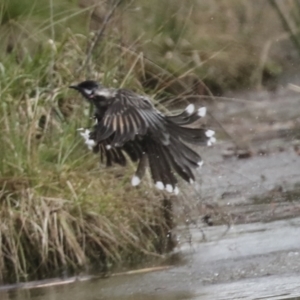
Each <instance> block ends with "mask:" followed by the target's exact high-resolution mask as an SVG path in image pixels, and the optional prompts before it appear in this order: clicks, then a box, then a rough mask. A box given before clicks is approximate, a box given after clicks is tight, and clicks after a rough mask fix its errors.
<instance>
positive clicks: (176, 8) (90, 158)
mask: <svg viewBox="0 0 300 300" xmlns="http://www.w3.org/2000/svg"><path fill="white" fill-rule="evenodd" d="M80 3H81V5H82V6H81V8H80V7H78V6H77V5H76V3H75V1H67V0H65V1H60V0H49V1H35V2H33V1H31V0H22V1H16V0H10V1H6V2H5V3H1V4H0V21H1V28H0V38H1V41H2V42H1V45H0V77H1V80H0V97H1V99H0V130H1V132H2V134H1V136H0V143H1V152H0V176H1V177H0V215H1V217H0V245H1V246H0V280H1V281H2V282H14V281H22V280H31V279H40V278H45V277H49V276H56V275H60V274H63V273H64V274H65V273H66V272H67V273H68V274H70V273H74V272H77V271H79V270H85V271H90V270H91V269H93V268H94V269H97V270H107V269H108V268H110V267H111V266H115V265H117V264H124V262H126V264H128V262H133V263H135V262H137V261H138V260H139V259H141V258H144V257H145V256H148V257H149V256H155V255H158V254H160V253H163V252H164V251H166V250H167V245H168V243H169V235H168V234H167V233H168V232H169V230H170V229H171V222H170V219H169V217H166V214H168V213H170V208H166V203H165V202H164V201H161V199H160V198H161V196H159V195H158V194H156V192H155V191H154V190H153V188H152V185H149V184H148V182H145V183H144V184H143V186H142V187H140V188H138V189H134V188H132V187H131V186H130V184H129V182H130V177H131V174H132V171H133V168H131V166H130V165H129V167H128V168H118V167H113V168H111V169H104V168H102V167H99V161H98V160H99V158H98V157H97V156H95V155H92V154H91V153H89V152H88V151H87V149H86V148H85V146H84V145H83V143H82V141H81V140H80V138H79V137H78V132H77V131H76V130H77V128H79V127H86V126H89V125H90V119H89V116H90V108H89V106H87V105H86V104H85V103H84V102H83V100H82V99H81V97H79V96H77V95H75V94H74V93H72V92H70V91H68V88H67V87H68V86H69V85H70V84H72V83H74V82H79V81H81V80H84V79H86V78H92V79H97V80H101V81H102V82H103V83H104V84H105V85H109V86H125V87H130V88H131V89H134V90H136V91H139V92H141V93H144V92H147V93H149V94H151V95H153V96H156V98H159V99H161V101H162V102H161V103H163V105H161V103H157V104H158V105H160V107H162V108H164V109H166V105H168V104H170V103H172V102H171V101H169V100H172V99H173V98H174V97H177V99H178V97H184V96H186V95H190V94H192V95H194V94H200V95H201V94H202V93H207V91H208V88H210V89H212V90H213V91H224V90H226V89H229V88H241V87H245V86H251V85H255V84H256V83H257V78H261V76H257V70H259V72H261V70H262V69H263V68H264V66H265V65H267V64H264V65H263V66H261V65H259V66H258V65H257V62H258V61H259V60H260V55H259V50H258V48H259V47H258V44H259V43H262V41H263V40H264V38H265V36H267V35H268V34H269V32H267V31H263V32H262V34H261V35H260V36H259V37H257V36H256V32H257V27H256V26H254V25H256V24H257V23H258V22H257V20H260V21H264V20H266V21H265V22H268V20H269V17H270V14H272V13H271V12H270V11H269V10H263V9H258V10H256V9H253V8H249V6H248V4H247V3H248V1H234V0H226V1H222V5H223V7H222V9H223V10H224V11H226V15H225V16H223V14H222V15H221V16H220V15H218V14H217V11H218V9H219V8H220V7H219V5H220V4H217V3H220V2H216V1H207V2H205V1H203V2H201V1H199V3H198V2H195V1H191V0H189V1H186V2H185V3H184V4H183V2H180V1H177V2H176V1H170V0H164V1H157V0H153V1H151V2H149V1H145V0H141V1H122V3H121V6H120V7H119V8H118V9H117V10H116V11H115V13H114V14H113V15H112V19H110V20H108V23H107V24H106V25H107V28H106V29H105V31H104V32H103V34H102V35H101V37H100V39H99V43H98V44H97V45H96V47H95V48H94V49H93V51H92V55H91V57H90V60H88V65H87V68H82V66H83V65H84V63H85V62H86V61H87V59H86V54H87V53H88V49H91V48H90V47H91V40H93V38H95V34H94V33H93V32H94V31H91V28H92V29H94V30H95V31H96V32H97V31H98V32H99V30H101V28H102V27H101V26H103V19H104V18H105V16H107V15H108V11H109V10H110V9H111V6H109V5H107V4H104V2H103V3H102V2H101V3H100V5H99V6H97V7H96V6H91V5H90V3H89V1H88V0H82V1H81V2H80ZM105 3H106V2H105ZM260 5H262V4H260ZM260 8H261V7H260ZM223 10H222V11H223ZM249 11H250V13H249ZM248 13H249V14H250V15H248ZM99 20H100V22H99ZM213 20H216V21H213ZM232 22H236V24H238V26H237V25H235V24H232ZM136 24H139V26H136ZM261 26H262V27H263V28H265V27H264V26H263V25H261ZM267 27H268V26H267ZM275 27H276V26H275ZM233 29H234V30H233ZM232 30H233V31H232ZM273 36H276V35H275V33H273ZM237 40H239V41H241V42H240V43H237ZM258 41H259V43H258ZM253 53H258V54H257V55H253ZM268 62H269V61H268ZM274 65H275V67H276V65H277V62H274V63H273V65H272V66H273V67H272V68H273V69H276V68H275V67H274ZM245 74H246V75H247V76H245ZM207 87H208V88H207ZM165 100H168V101H169V102H166V101H165Z"/></svg>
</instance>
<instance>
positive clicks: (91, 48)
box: [80, 0, 123, 71]
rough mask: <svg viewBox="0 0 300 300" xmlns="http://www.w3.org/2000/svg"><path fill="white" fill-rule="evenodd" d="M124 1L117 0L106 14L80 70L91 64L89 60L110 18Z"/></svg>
mask: <svg viewBox="0 0 300 300" xmlns="http://www.w3.org/2000/svg"><path fill="white" fill-rule="evenodd" d="M122 1H123V0H119V1H117V2H116V3H115V4H114V6H113V7H112V9H111V10H110V12H109V13H108V14H107V15H106V16H105V19H104V21H103V25H102V27H101V28H100V29H99V31H98V32H97V34H96V37H95V39H94V41H93V42H92V43H91V46H90V47H89V48H88V50H87V55H86V59H85V61H84V63H83V65H82V67H81V68H80V71H81V70H82V69H84V68H86V67H87V66H88V65H89V61H90V59H91V56H92V53H93V51H94V49H95V47H96V46H97V44H98V43H99V41H100V39H101V37H102V35H103V33H104V30H105V29H106V26H107V24H108V22H109V20H110V19H111V17H112V15H113V13H114V11H115V10H116V8H117V7H118V6H119V5H120V4H121V2H122Z"/></svg>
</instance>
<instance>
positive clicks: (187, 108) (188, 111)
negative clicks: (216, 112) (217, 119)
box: [185, 104, 195, 115]
mask: <svg viewBox="0 0 300 300" xmlns="http://www.w3.org/2000/svg"><path fill="white" fill-rule="evenodd" d="M185 111H186V112H187V113H188V114H189V115H191V114H192V113H193V112H194V111H195V105H194V104H189V105H188V106H187V107H186V109H185Z"/></svg>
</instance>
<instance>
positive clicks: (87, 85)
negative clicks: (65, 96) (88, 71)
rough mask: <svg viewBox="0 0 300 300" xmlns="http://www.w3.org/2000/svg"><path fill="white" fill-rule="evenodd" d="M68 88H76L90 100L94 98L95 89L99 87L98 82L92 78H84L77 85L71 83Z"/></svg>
mask: <svg viewBox="0 0 300 300" xmlns="http://www.w3.org/2000/svg"><path fill="white" fill-rule="evenodd" d="M69 88H71V89H74V90H77V91H78V92H80V93H81V94H82V95H83V96H84V97H85V98H86V99H88V100H91V99H93V98H94V96H95V94H96V92H97V90H99V89H100V88H101V86H100V84H99V83H97V82H96V81H93V80H86V81H83V82H81V83H79V84H77V85H71V86H69Z"/></svg>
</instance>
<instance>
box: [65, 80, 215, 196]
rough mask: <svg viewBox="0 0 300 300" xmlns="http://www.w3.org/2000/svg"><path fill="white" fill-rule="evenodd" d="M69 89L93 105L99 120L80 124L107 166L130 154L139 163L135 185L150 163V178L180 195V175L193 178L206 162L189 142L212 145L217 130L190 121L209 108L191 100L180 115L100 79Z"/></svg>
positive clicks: (133, 183) (192, 179) (82, 131)
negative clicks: (87, 125)
mask: <svg viewBox="0 0 300 300" xmlns="http://www.w3.org/2000/svg"><path fill="white" fill-rule="evenodd" d="M70 88H72V89H75V90H77V91H78V92H80V93H81V94H82V96H83V97H84V98H85V99H86V100H87V101H88V102H90V103H91V104H92V105H93V106H94V108H95V112H94V118H95V121H96V124H95V125H94V126H93V128H92V130H91V131H90V130H89V129H83V128H81V129H79V130H80V131H81V132H80V134H81V135H82V136H83V138H84V140H85V144H86V145H87V146H88V148H89V149H91V150H93V151H94V152H95V153H100V157H101V161H102V162H103V161H104V160H105V161H106V165H107V166H111V165H112V164H113V163H116V164H119V165H122V166H125V165H126V156H125V155H124V153H126V154H127V156H128V157H129V158H130V159H131V160H132V161H133V162H137V163H138V166H137V170H136V172H135V174H134V176H133V177H132V180H131V184H132V185H133V186H137V185H139V184H140V182H141V180H142V177H143V175H144V173H145V170H146V168H147V165H149V168H150V173H151V177H152V179H153V181H154V183H155V186H156V187H157V188H158V189H159V190H166V191H167V192H170V193H175V194H178V192H179V190H178V187H177V183H178V181H177V178H176V175H175V174H177V175H179V176H180V177H181V178H183V179H184V180H185V181H187V182H189V183H193V182H194V181H195V176H194V174H193V170H194V169H196V168H198V167H201V166H202V164H203V162H202V159H201V157H200V155H199V154H198V153H196V152H195V151H194V150H192V149H191V148H190V147H188V146H187V144H194V145H201V146H211V145H212V144H213V143H215V141H216V139H215V137H214V134H215V132H214V131H213V130H207V129H205V128H189V127H187V125H190V124H193V123H194V122H195V121H197V120H199V119H200V118H202V117H204V116H205V115H206V108H205V107H200V108H198V109H196V107H195V105H194V104H189V105H188V106H187V107H186V109H185V110H184V111H183V112H182V113H180V114H177V115H165V114H163V113H162V112H160V111H159V110H157V109H156V108H155V107H154V106H153V104H152V103H151V100H150V98H148V97H146V96H142V95H139V94H136V93H134V92H133V91H130V90H127V89H123V88H120V89H114V88H106V87H104V86H102V85H101V84H99V83H97V82H95V81H91V80H88V81H84V82H81V83H79V84H77V85H72V86H70Z"/></svg>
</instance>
